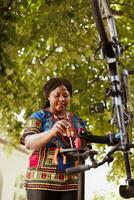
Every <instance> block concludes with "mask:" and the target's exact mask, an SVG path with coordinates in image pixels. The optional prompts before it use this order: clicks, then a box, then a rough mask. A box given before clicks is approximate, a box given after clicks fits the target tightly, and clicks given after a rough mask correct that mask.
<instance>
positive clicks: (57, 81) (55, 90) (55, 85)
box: [44, 78, 72, 112]
mask: <svg viewBox="0 0 134 200" xmlns="http://www.w3.org/2000/svg"><path fill="white" fill-rule="evenodd" d="M44 95H45V97H46V98H47V102H46V105H45V108H48V107H52V108H53V109H59V112H60V110H61V111H62V109H64V108H65V107H66V106H67V105H68V103H69V101H70V96H71V95H72V85H71V83H70V82H69V81H68V80H66V79H64V78H52V79H50V80H49V81H48V82H47V83H46V84H45V85H44Z"/></svg>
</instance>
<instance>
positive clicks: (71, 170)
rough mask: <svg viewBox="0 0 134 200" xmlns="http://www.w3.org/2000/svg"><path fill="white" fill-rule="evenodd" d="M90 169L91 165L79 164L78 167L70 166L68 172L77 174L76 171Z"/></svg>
mask: <svg viewBox="0 0 134 200" xmlns="http://www.w3.org/2000/svg"><path fill="white" fill-rule="evenodd" d="M88 169H90V166H89V165H79V166H76V167H70V168H67V169H66V173H67V174H76V173H82V172H84V171H86V170H88Z"/></svg>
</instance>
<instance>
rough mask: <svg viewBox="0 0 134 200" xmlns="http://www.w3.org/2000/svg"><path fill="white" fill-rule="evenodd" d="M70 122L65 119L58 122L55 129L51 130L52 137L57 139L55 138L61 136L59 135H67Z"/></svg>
mask: <svg viewBox="0 0 134 200" xmlns="http://www.w3.org/2000/svg"><path fill="white" fill-rule="evenodd" d="M68 126H69V125H68V122H67V120H64V119H62V120H58V121H57V122H56V123H55V124H54V126H53V128H52V129H51V131H52V135H53V136H54V137H55V136H57V135H59V134H61V135H62V134H65V133H66V129H67V128H68Z"/></svg>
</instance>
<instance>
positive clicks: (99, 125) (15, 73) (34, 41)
mask: <svg viewBox="0 0 134 200" xmlns="http://www.w3.org/2000/svg"><path fill="white" fill-rule="evenodd" d="M110 4H111V7H112V9H113V13H114V15H115V18H116V24H117V28H118V32H119V36H120V41H121V43H122V44H123V46H124V56H123V57H122V58H121V60H120V69H121V68H124V67H125V68H129V67H130V68H132V66H133V65H132V64H133V52H134V45H133V44H134V41H133V32H134V30H133V29H134V26H133V9H134V3H133V2H132V1H129V0H119V1H116V0H111V1H110ZM0 38H1V42H0V83H1V87H0V98H1V107H0V119H1V120H0V128H1V132H2V134H3V135H4V136H6V138H7V140H9V143H10V144H12V145H15V144H17V143H18V141H19V137H20V132H21V130H22V128H23V125H24V121H25V120H26V119H27V117H28V116H29V115H30V114H31V113H32V112H33V111H35V110H37V109H40V108H41V107H42V106H43V104H44V99H43V94H42V87H43V84H44V83H45V82H46V80H48V79H49V78H51V77H57V76H63V77H65V78H67V79H69V80H70V81H71V82H72V84H73V86H74V95H73V99H72V104H71V107H70V110H71V111H74V112H76V113H78V114H79V115H80V116H81V117H82V118H83V119H85V120H87V122H88V125H89V128H90V130H91V131H92V132H93V133H94V134H98V135H104V134H107V133H108V132H109V131H111V127H110V125H109V123H108V120H109V119H110V112H109V110H107V111H106V112H105V114H98V115H93V116H91V115H89V111H88V109H89V108H88V107H89V105H90V104H92V103H96V102H99V101H101V100H103V99H104V96H105V95H104V93H105V88H106V87H108V73H107V69H106V67H105V63H103V62H101V61H96V60H94V52H95V49H96V47H97V41H98V39H97V32H96V28H95V25H94V22H93V18H92V13H91V5H90V1H89V0H85V1H82V0H64V1H63V0H45V1H44V0H36V1H35V0H1V2H0ZM133 82H134V80H133V79H132V80H131V86H132V87H131V90H132V91H133V90H134V83H133ZM132 97H133V96H132ZM133 102H134V101H133ZM132 106H133V105H132ZM116 165H117V164H115V166H114V165H113V169H115V168H116V167H117V166H116ZM119 171H120V172H119V174H120V173H121V170H119ZM119 174H118V175H119ZM118 175H116V177H118ZM112 177H114V175H113V176H112ZM117 179H118V178H117Z"/></svg>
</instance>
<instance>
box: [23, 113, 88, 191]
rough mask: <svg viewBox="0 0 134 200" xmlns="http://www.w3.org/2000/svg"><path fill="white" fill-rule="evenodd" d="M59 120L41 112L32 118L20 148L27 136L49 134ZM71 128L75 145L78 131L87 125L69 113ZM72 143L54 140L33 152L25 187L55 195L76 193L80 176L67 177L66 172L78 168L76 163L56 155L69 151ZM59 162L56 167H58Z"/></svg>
mask: <svg viewBox="0 0 134 200" xmlns="http://www.w3.org/2000/svg"><path fill="white" fill-rule="evenodd" d="M56 120H57V119H55V118H54V116H53V115H52V114H51V113H50V112H49V111H46V110H39V111H37V112H35V113H34V114H32V115H31V116H30V118H29V119H28V120H27V123H26V126H25V128H24V132H23V135H22V137H21V140H20V142H21V144H25V137H26V136H27V135H32V134H39V133H41V132H44V134H49V131H50V129H51V128H52V127H53V125H54V123H55V122H56ZM68 121H69V123H70V124H71V125H70V135H71V141H72V143H73V144H74V141H75V138H76V135H77V134H78V131H79V128H82V129H85V123H84V122H83V120H82V119H81V118H80V117H78V116H77V115H76V114H73V113H70V114H69V116H68ZM70 147H71V146H70V140H69V138H68V137H67V136H66V134H63V135H62V136H61V135H60V136H56V137H54V138H53V139H52V140H51V141H50V142H49V143H48V144H47V145H45V146H44V147H42V148H41V149H39V150H38V151H34V152H33V153H32V154H31V156H30V158H29V166H28V169H27V173H26V178H25V183H24V186H25V187H26V188H27V189H41V190H53V191H69V190H77V187H78V176H77V175H67V174H66V173H65V169H66V168H69V167H73V166H76V165H77V164H78V163H77V162H78V161H77V160H75V159H72V158H70V157H68V156H66V157H65V156H63V155H62V154H61V153H59V154H57V153H56V150H57V149H58V148H70ZM56 161H57V163H56Z"/></svg>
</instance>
